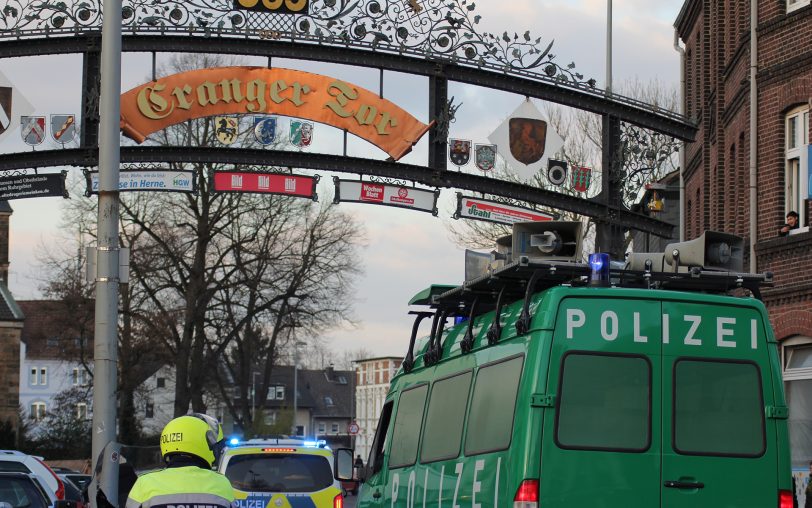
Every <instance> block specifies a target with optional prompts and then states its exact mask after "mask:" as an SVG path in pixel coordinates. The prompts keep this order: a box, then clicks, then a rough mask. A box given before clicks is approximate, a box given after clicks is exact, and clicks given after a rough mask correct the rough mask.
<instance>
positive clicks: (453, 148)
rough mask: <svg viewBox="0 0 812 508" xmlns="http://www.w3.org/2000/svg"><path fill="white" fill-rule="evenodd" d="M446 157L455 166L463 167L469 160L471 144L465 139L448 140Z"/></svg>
mask: <svg viewBox="0 0 812 508" xmlns="http://www.w3.org/2000/svg"><path fill="white" fill-rule="evenodd" d="M448 157H449V158H450V159H451V163H452V164H454V165H455V166H465V165H466V164H468V162H469V161H470V160H471V142H470V141H468V140H465V139H449V140H448Z"/></svg>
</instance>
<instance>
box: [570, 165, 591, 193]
mask: <svg viewBox="0 0 812 508" xmlns="http://www.w3.org/2000/svg"><path fill="white" fill-rule="evenodd" d="M570 175H571V180H570V182H571V183H572V188H573V189H574V190H576V191H578V192H586V191H587V190H588V189H589V183H590V182H591V181H592V170H591V169H590V168H584V167H580V166H572V167H571V168H570Z"/></svg>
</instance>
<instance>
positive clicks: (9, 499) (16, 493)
mask: <svg viewBox="0 0 812 508" xmlns="http://www.w3.org/2000/svg"><path fill="white" fill-rule="evenodd" d="M0 501H4V502H6V503H9V504H11V506H12V508H46V506H47V500H46V499H44V498H43V495H42V493H40V492H39V491H38V490H37V488H36V487H35V486H34V484H33V483H31V480H29V479H26V478H9V477H0Z"/></svg>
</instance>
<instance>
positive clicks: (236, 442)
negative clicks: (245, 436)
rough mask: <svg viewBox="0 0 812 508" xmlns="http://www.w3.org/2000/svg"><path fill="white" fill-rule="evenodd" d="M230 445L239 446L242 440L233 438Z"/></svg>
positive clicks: (229, 442)
mask: <svg viewBox="0 0 812 508" xmlns="http://www.w3.org/2000/svg"><path fill="white" fill-rule="evenodd" d="M228 444H230V445H231V446H237V445H238V444H240V440H239V439H237V438H236V437H232V438H231V439H229V440H228Z"/></svg>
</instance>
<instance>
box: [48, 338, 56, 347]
mask: <svg viewBox="0 0 812 508" xmlns="http://www.w3.org/2000/svg"><path fill="white" fill-rule="evenodd" d="M45 345H46V347H57V346H58V345H59V337H48V338H47V339H45Z"/></svg>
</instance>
